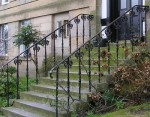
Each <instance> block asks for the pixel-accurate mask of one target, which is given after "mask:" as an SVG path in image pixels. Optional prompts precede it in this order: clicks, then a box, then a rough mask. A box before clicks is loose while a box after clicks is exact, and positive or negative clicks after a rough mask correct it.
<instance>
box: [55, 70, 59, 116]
mask: <svg viewBox="0 0 150 117" xmlns="http://www.w3.org/2000/svg"><path fill="white" fill-rule="evenodd" d="M58 86H59V67H58V68H57V69H56V117H58V116H59V115H58Z"/></svg>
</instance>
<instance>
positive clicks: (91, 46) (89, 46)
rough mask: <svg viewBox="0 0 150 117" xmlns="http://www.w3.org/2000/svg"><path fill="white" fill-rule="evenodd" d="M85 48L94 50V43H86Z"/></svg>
mask: <svg viewBox="0 0 150 117" xmlns="http://www.w3.org/2000/svg"><path fill="white" fill-rule="evenodd" d="M85 49H86V50H93V44H89V43H88V44H86V45H85Z"/></svg>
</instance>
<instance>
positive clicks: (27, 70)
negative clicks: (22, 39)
mask: <svg viewBox="0 0 150 117" xmlns="http://www.w3.org/2000/svg"><path fill="white" fill-rule="evenodd" d="M26 52H27V68H26V77H27V91H28V90H29V50H27V51H26Z"/></svg>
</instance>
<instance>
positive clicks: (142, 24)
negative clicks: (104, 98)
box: [50, 5, 149, 117]
mask: <svg viewBox="0 0 150 117" xmlns="http://www.w3.org/2000/svg"><path fill="white" fill-rule="evenodd" d="M148 11H149V7H148V6H141V5H136V6H134V7H132V8H131V9H129V10H128V11H126V12H125V13H124V14H123V15H121V16H120V17H118V18H117V19H116V20H114V21H113V22H111V23H110V24H109V25H107V26H106V27H105V28H104V29H102V31H100V32H99V33H97V34H96V35H95V36H94V37H92V38H90V39H89V40H88V41H85V43H83V44H82V45H81V46H79V47H78V48H77V49H76V50H75V51H74V52H72V53H71V54H70V55H69V56H68V57H66V58H65V59H64V60H62V61H61V62H59V63H58V64H56V65H55V66H54V67H53V68H52V69H51V70H50V77H51V78H53V79H54V78H55V79H54V80H56V100H55V106H56V117H58V116H59V112H60V110H59V100H60V99H61V98H62V96H61V94H60V93H59V90H60V89H62V90H64V91H65V92H66V94H67V97H66V98H67V101H66V103H67V104H65V106H66V111H67V113H70V112H71V111H72V110H71V106H72V104H73V103H74V102H76V101H79V102H81V101H84V99H83V97H82V93H85V92H91V91H92V90H95V89H96V87H95V85H96V84H95V82H96V83H101V82H102V81H101V80H102V77H103V75H104V74H107V75H108V77H109V76H110V74H111V72H112V70H111V65H114V66H115V67H117V66H118V65H119V64H120V59H122V60H126V59H127V54H126V52H127V51H128V52H133V51H134V50H135V49H136V48H137V47H136V45H137V44H138V42H140V41H145V42H146V34H147V22H146V13H147V12H148ZM112 29H115V35H116V38H115V42H114V43H113V44H112V34H113V33H114V32H113V31H112ZM89 37H91V35H90V33H89ZM103 39H105V40H106V42H107V43H106V45H107V46H106V47H105V49H103V48H101V46H100V45H101V43H102V41H103ZM120 40H122V41H121V42H122V44H121V45H122V47H123V50H122V51H123V52H121V54H122V57H120V47H119V46H120V43H119V42H120ZM93 41H96V42H97V47H94V44H93ZM128 44H131V48H130V46H129V45H128ZM112 45H113V46H112ZM112 51H114V53H112ZM112 56H113V57H112ZM102 59H103V60H105V62H106V63H107V65H106V66H107V68H106V69H107V70H106V71H107V72H106V73H102V72H103V71H102V66H103V64H102ZM63 65H64V66H63ZM74 65H77V66H78V69H77V70H78V72H77V73H76V75H75V73H74V72H73V71H74V69H73V68H72V67H74ZM92 65H97V69H96V72H95V71H93V66H92ZM64 69H65V71H64ZM62 70H63V71H62ZM73 74H74V76H73ZM63 75H64V78H66V79H65V81H66V82H67V84H66V86H63V84H61V81H63V80H64V78H62V77H63ZM72 77H73V78H74V79H76V80H77V81H78V85H77V92H78V95H77V96H73V95H72V93H71V92H72V86H71V84H70V83H71V80H72ZM85 81H87V82H88V87H87V88H88V89H87V90H83V91H82V83H83V82H85Z"/></svg>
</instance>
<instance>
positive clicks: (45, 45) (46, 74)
mask: <svg viewBox="0 0 150 117" xmlns="http://www.w3.org/2000/svg"><path fill="white" fill-rule="evenodd" d="M44 41H45V43H44V48H45V77H46V76H48V73H47V39H46V38H45V39H44Z"/></svg>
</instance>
